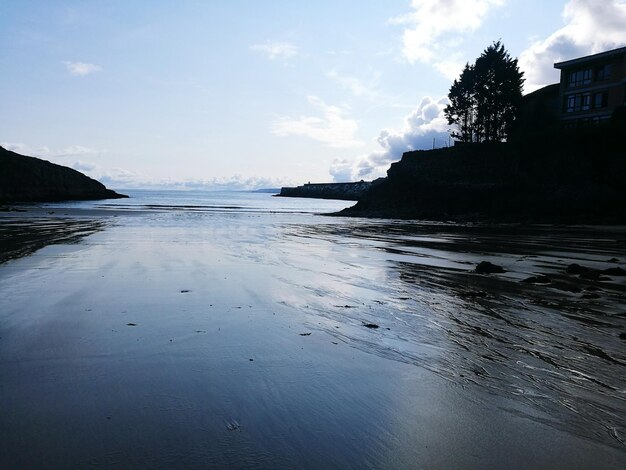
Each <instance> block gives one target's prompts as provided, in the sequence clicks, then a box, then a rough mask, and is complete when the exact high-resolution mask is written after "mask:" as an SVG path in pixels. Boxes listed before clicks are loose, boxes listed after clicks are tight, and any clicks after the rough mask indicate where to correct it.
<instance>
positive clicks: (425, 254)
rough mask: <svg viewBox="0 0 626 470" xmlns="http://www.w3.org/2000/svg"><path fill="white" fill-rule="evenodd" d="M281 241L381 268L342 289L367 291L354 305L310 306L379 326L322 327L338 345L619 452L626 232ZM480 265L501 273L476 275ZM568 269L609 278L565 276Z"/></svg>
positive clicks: (335, 231) (460, 230)
mask: <svg viewBox="0 0 626 470" xmlns="http://www.w3.org/2000/svg"><path fill="white" fill-rule="evenodd" d="M288 236H289V237H295V238H306V239H309V240H315V239H320V238H321V239H326V240H328V241H331V242H332V243H336V244H341V245H343V246H350V245H353V246H354V247H355V248H356V247H364V246H367V247H369V248H370V249H373V250H374V251H377V252H379V253H380V254H381V255H382V256H383V257H384V259H385V260H386V265H387V274H386V276H387V279H385V280H384V282H382V283H381V284H380V285H379V286H378V287H376V286H369V287H368V286H366V284H367V283H366V282H365V280H360V279H359V278H358V276H357V277H351V278H345V279H342V280H341V283H344V284H349V285H350V284H351V285H353V286H354V287H355V288H360V289H364V290H365V291H369V292H365V291H364V292H361V294H360V299H361V300H360V302H357V303H354V302H353V304H352V305H328V304H327V303H325V302H324V301H319V303H318V304H317V305H310V307H311V308H314V309H315V310H316V312H317V314H318V315H322V316H325V317H327V318H329V319H332V320H336V321H340V322H342V323H345V322H346V321H352V322H353V323H354V324H356V325H358V323H359V322H361V323H363V324H364V323H366V322H370V321H377V322H378V323H380V326H381V327H382V328H381V329H380V332H377V334H379V335H382V337H383V338H382V339H381V338H377V339H376V340H374V341H372V340H370V339H368V336H363V337H359V336H358V335H355V334H354V333H353V332H350V331H349V332H348V333H347V334H346V333H344V329H339V328H336V327H332V325H331V326H329V327H328V330H329V332H331V333H333V334H334V335H335V336H336V337H338V338H341V339H342V340H343V341H345V342H349V343H350V344H351V345H353V346H354V347H357V348H360V349H364V350H369V351H376V352H377V354H380V355H383V356H386V357H389V358H393V359H394V360H400V361H404V362H409V363H414V364H417V365H419V366H421V367H424V368H426V369H428V370H431V371H433V372H435V373H437V374H439V375H440V376H442V377H444V378H446V379H448V380H451V381H453V382H455V383H457V384H459V385H461V386H463V387H480V388H482V389H486V390H487V391H488V392H490V394H491V396H494V399H496V397H498V396H501V397H505V398H508V399H513V403H515V402H518V403H522V404H524V405H526V406H523V407H520V410H522V409H523V410H524V411H520V410H515V409H512V410H511V411H512V412H515V413H522V414H524V415H525V416H527V417H530V418H531V419H534V420H538V421H542V422H545V423H547V424H550V425H552V426H555V427H557V428H561V429H566V430H567V431H568V432H574V433H577V434H579V435H580V436H583V437H586V438H590V439H593V440H598V441H600V442H604V443H608V444H609V445H613V446H617V447H620V448H623V446H624V445H626V441H625V439H626V438H625V436H626V419H625V416H626V405H625V403H624V392H625V391H626V367H625V366H626V354H625V347H624V346H625V336H626V335H625V332H626V310H624V305H625V304H626V282H625V280H626V278H624V277H623V274H624V272H623V270H622V269H621V268H620V266H623V263H624V261H626V260H623V259H622V260H620V259H619V257H620V256H622V257H623V253H624V246H625V244H626V230H623V229H620V228H611V229H605V230H603V229H602V228H597V227H595V228H593V229H592V228H585V227H578V228H571V227H568V228H558V227H556V228H555V227H518V226H510V227H506V226H505V227H497V228H496V227H487V226H464V227H463V226H461V227H458V226H448V225H443V224H442V225H421V224H416V223H398V224H394V225H388V224H387V225H384V224H379V223H371V224H369V223H367V224H363V223H355V224H350V225H346V224H341V225H339V224H327V225H310V226H306V227H304V226H293V227H291V228H290V229H289V230H288ZM364 253H365V254H366V256H367V252H364ZM482 260H489V261H490V262H492V263H494V264H496V265H498V266H502V267H503V268H504V271H505V272H504V273H502V274H497V275H495V274H491V275H481V274H477V273H476V272H475V271H474V268H475V267H476V265H477V264H478V263H479V262H480V261H482ZM351 262H352V263H354V264H355V265H359V264H361V265H367V264H369V263H370V261H368V260H367V259H363V258H361V259H355V260H352V261H351ZM574 263H576V264H579V265H582V266H586V267H589V268H590V269H594V270H596V271H595V272H605V273H613V274H614V275H612V276H610V275H599V276H584V275H575V274H571V271H572V269H570V270H569V272H568V266H570V265H572V264H574ZM620 263H622V264H620ZM574 271H575V270H574ZM350 272H352V273H353V272H354V270H351V271H350ZM336 281H337V279H336ZM336 285H340V283H337V284H336ZM344 289H345V287H344ZM372 291H374V292H372ZM338 295H341V293H340V292H330V291H327V292H324V297H335V298H336V296H338ZM335 304H337V302H335ZM388 326H391V328H384V327H388ZM467 395H468V396H472V395H473V394H471V393H468V394H467ZM528 405H530V406H528Z"/></svg>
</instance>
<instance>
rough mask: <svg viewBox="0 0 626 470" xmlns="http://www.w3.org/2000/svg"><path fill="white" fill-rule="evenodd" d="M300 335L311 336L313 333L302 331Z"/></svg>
mask: <svg viewBox="0 0 626 470" xmlns="http://www.w3.org/2000/svg"><path fill="white" fill-rule="evenodd" d="M300 336H311V333H300Z"/></svg>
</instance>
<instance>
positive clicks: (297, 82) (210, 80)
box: [0, 0, 626, 189]
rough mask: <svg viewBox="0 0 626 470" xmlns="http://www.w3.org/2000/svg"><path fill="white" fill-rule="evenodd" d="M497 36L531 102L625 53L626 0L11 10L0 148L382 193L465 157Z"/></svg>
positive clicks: (1, 36)
mask: <svg viewBox="0 0 626 470" xmlns="http://www.w3.org/2000/svg"><path fill="white" fill-rule="evenodd" d="M497 40H501V41H502V42H503V43H504V45H505V47H506V48H507V50H508V51H509V53H510V54H511V56H513V57H517V58H519V65H520V69H521V70H522V71H524V74H525V78H526V82H525V92H526V93H528V92H531V91H533V90H536V89H537V88H539V87H541V86H543V85H546V84H550V83H554V82H556V81H558V73H557V71H556V70H555V69H554V67H553V64H554V62H558V61H561V60H567V59H571V58H574V57H579V56H583V55H587V54H591V53H596V52H601V51H603V50H608V49H613V48H616V47H621V46H624V45H626V0H412V1H411V0H354V1H353V0H332V1H330V0H317V1H315V2H304V1H290V2H286V1H282V0H276V1H274V0H262V1H261V0H247V1H238V0H230V1H226V0H223V1H217V0H213V1H210V0H203V1H200V0H196V1H192V0H177V1H174V0H171V1H165V0H134V1H126V0H124V1H118V0H102V1H94V0H92V1H90V0H84V1H56V0H41V1H36V0H3V1H2V2H0V45H1V47H0V64H1V71H2V73H0V103H1V104H0V145H2V146H3V147H5V148H8V149H10V150H14V151H16V152H18V153H23V154H27V155H32V156H37V157H40V158H44V159H47V160H50V161H53V162H55V163H59V164H62V165H66V166H70V167H72V168H75V169H77V170H79V171H82V172H84V173H86V174H88V175H89V176H92V177H94V178H96V179H99V180H100V181H102V182H103V183H105V184H106V185H107V186H109V187H111V188H114V189H124V188H126V189H130V188H172V189H185V188H187V189H258V188H264V187H265V188H267V187H279V186H285V185H294V184H303V183H306V182H309V181H310V182H330V181H358V180H361V179H364V180H371V179H374V178H376V177H379V176H384V175H385V173H386V170H387V169H388V168H389V165H390V164H391V163H392V162H394V161H397V160H399V159H400V157H401V156H402V153H403V152H405V151H407V150H415V149H427V148H432V146H433V145H435V146H436V147H441V146H445V145H448V143H449V130H450V126H449V125H448V124H447V122H446V120H445V118H444V116H443V107H444V106H445V104H446V96H447V93H448V91H449V88H450V85H451V83H452V80H454V78H456V77H457V76H458V75H459V73H460V71H461V69H462V67H463V65H464V64H465V63H466V62H473V61H474V60H475V59H476V57H478V56H479V55H480V53H481V52H482V51H483V50H484V49H485V48H487V47H488V46H489V45H490V44H492V43H493V42H494V41H497Z"/></svg>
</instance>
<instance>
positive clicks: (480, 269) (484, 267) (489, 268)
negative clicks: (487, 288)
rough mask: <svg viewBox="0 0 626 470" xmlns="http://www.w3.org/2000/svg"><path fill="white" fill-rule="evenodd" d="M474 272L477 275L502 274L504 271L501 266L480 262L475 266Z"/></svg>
mask: <svg viewBox="0 0 626 470" xmlns="http://www.w3.org/2000/svg"><path fill="white" fill-rule="evenodd" d="M474 272H476V273H478V274H495V273H504V272H506V271H505V270H504V269H503V268H502V266H498V265H497V264H493V263H490V262H489V261H481V262H480V263H478V266H476V269H475V270H474Z"/></svg>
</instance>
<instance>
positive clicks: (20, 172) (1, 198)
mask: <svg viewBox="0 0 626 470" xmlns="http://www.w3.org/2000/svg"><path fill="white" fill-rule="evenodd" d="M122 197H128V196H125V195H123V194H118V193H116V192H115V191H112V190H110V189H107V188H105V187H104V185H103V184H102V183H99V182H98V181H96V180H94V179H92V178H89V177H88V176H85V175H84V174H82V173H80V172H79V171H76V170H73V169H72V168H67V167H65V166H61V165H56V164H54V163H51V162H48V161H46V160H41V159H39V158H34V157H27V156H25V155H20V154H18V153H15V152H11V151H9V150H6V149H5V148H3V147H0V203H9V202H50V201H63V200H82V199H114V198H122Z"/></svg>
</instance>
